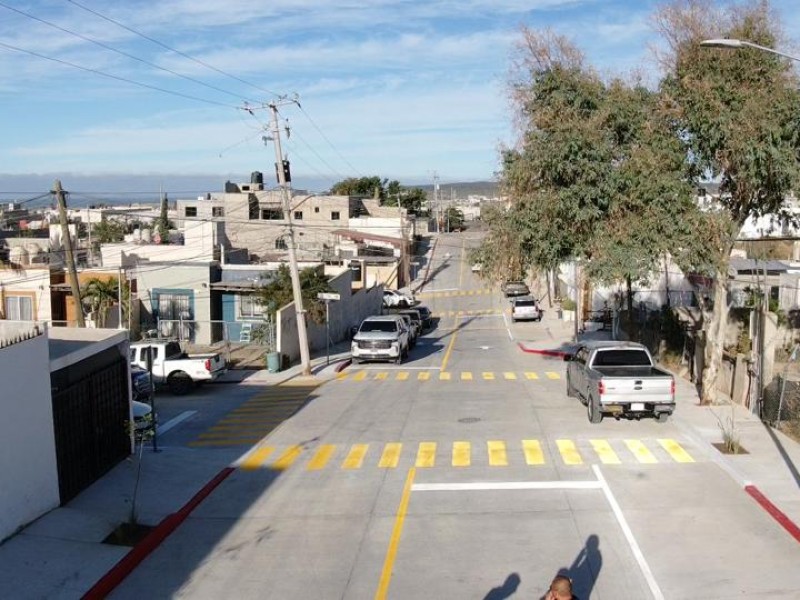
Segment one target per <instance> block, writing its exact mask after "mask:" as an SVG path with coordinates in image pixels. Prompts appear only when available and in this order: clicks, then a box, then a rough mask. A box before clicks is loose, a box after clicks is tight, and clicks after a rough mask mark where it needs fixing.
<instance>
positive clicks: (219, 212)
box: [211, 206, 225, 217]
mask: <svg viewBox="0 0 800 600" xmlns="http://www.w3.org/2000/svg"><path fill="white" fill-rule="evenodd" d="M211 216H212V217H224V216H225V207H223V206H212V207H211Z"/></svg>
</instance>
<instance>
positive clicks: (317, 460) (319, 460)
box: [306, 444, 336, 471]
mask: <svg viewBox="0 0 800 600" xmlns="http://www.w3.org/2000/svg"><path fill="white" fill-rule="evenodd" d="M335 450H336V446H334V445H333V444H323V445H322V446H320V447H319V450H317V452H316V453H315V454H314V457H313V458H312V459H311V460H310V461H309V463H308V466H307V467H306V470H308V471H319V470H320V469H324V468H325V467H326V465H327V464H328V461H329V460H330V459H331V456H333V453H334V451H335Z"/></svg>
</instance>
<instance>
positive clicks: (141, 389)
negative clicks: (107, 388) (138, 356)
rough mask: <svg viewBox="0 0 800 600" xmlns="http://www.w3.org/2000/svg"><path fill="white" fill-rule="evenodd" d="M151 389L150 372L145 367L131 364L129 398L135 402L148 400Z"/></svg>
mask: <svg viewBox="0 0 800 600" xmlns="http://www.w3.org/2000/svg"><path fill="white" fill-rule="evenodd" d="M151 389H152V385H151V384H150V373H149V372H148V371H147V370H146V369H143V368H141V367H138V366H136V365H131V400H133V401H135V402H136V401H138V402H143V401H146V400H148V399H149V398H150V392H151Z"/></svg>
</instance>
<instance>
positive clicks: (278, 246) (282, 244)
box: [275, 237, 289, 250]
mask: <svg viewBox="0 0 800 600" xmlns="http://www.w3.org/2000/svg"><path fill="white" fill-rule="evenodd" d="M288 248H289V247H288V246H287V245H286V240H285V239H283V238H282V237H280V238H278V239H277V240H275V250H288Z"/></svg>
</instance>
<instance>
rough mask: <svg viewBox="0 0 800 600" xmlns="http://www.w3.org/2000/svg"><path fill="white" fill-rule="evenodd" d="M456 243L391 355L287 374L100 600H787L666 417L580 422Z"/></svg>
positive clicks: (230, 419)
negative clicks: (202, 494)
mask: <svg viewBox="0 0 800 600" xmlns="http://www.w3.org/2000/svg"><path fill="white" fill-rule="evenodd" d="M465 246H466V243H465V242H464V238H462V237H459V236H457V235H452V236H445V237H443V238H442V240H440V244H439V247H438V248H437V251H436V255H435V256H434V261H433V263H432V266H431V272H432V273H434V274H435V275H434V278H433V279H432V280H431V281H430V282H429V283H428V284H427V285H426V286H425V287H424V288H423V290H422V292H421V293H420V298H421V300H422V301H423V302H425V303H426V304H427V305H428V306H430V307H431V309H432V310H433V312H434V314H437V315H439V322H438V326H437V327H436V328H435V329H434V330H433V331H432V332H430V333H428V334H427V335H426V336H425V337H424V338H422V339H421V340H420V342H419V344H418V345H417V347H416V348H415V349H414V350H413V351H412V353H411V356H410V358H409V360H408V361H406V362H405V363H403V364H402V365H399V366H396V365H387V364H377V363H376V364H367V365H359V366H357V367H355V366H353V367H350V368H347V369H345V370H344V371H343V372H342V373H341V374H339V375H338V376H336V377H334V378H332V379H331V380H330V381H328V382H327V383H325V384H323V385H322V386H321V387H318V388H314V387H313V386H311V385H309V384H307V383H306V384H304V382H303V381H302V379H300V380H293V383H294V386H295V387H294V388H292V387H291V386H289V387H287V388H286V389H285V391H286V393H288V394H289V396H287V397H288V398H289V400H290V402H294V403H295V404H294V405H293V408H296V407H297V406H299V404H298V403H301V402H302V401H301V400H300V398H301V397H302V396H307V395H308V394H313V397H312V398H311V400H310V401H309V402H308V403H307V404H306V405H305V406H304V407H303V408H302V410H300V411H299V412H298V413H297V414H296V415H295V416H294V417H293V418H291V419H290V420H289V421H287V422H285V423H284V424H283V425H282V426H280V427H278V428H277V429H276V430H275V431H273V432H272V433H271V434H270V435H269V436H268V437H267V438H266V439H264V440H263V441H260V442H258V443H256V444H255V446H254V447H253V448H252V450H250V451H249V452H248V453H246V454H244V455H243V457H242V458H241V459H239V460H238V461H237V462H236V466H237V469H236V471H235V472H234V473H233V474H232V475H231V476H230V477H229V478H228V479H226V480H225V481H224V482H223V483H222V484H221V485H220V487H219V488H218V489H217V490H216V491H215V492H214V493H213V494H212V495H211V496H210V497H209V498H208V499H207V500H206V501H205V502H204V503H203V504H202V505H201V506H200V507H199V508H198V509H197V510H195V512H194V513H193V514H192V516H191V517H190V518H189V519H188V521H187V522H186V523H185V524H184V525H183V526H182V527H181V528H180V529H179V530H178V531H176V532H175V533H174V534H173V535H172V536H171V537H170V538H169V539H168V540H167V541H166V543H165V544H164V545H163V546H162V547H161V548H159V549H158V550H157V551H156V552H155V553H154V554H153V555H152V556H151V557H150V558H148V559H147V560H146V561H145V562H144V563H143V564H142V565H141V566H140V567H139V568H138V569H137V570H136V571H135V572H134V573H133V574H132V575H131V576H130V577H128V579H127V580H126V581H125V582H124V583H123V584H122V586H121V587H120V588H118V590H117V591H116V592H115V594H114V597H118V598H128V597H130V598H133V597H141V596H142V595H143V594H144V595H146V596H154V597H192V598H212V597H220V596H222V595H232V596H236V597H241V598H247V597H253V598H256V597H258V598H276V599H278V598H280V599H287V598H298V599H299V598H373V597H374V598H383V597H390V598H484V597H486V596H487V595H489V594H490V593H494V594H495V595H494V596H491V595H490V596H489V597H495V598H500V597H510V596H511V592H513V590H514V588H516V589H517V591H516V595H515V597H528V598H533V597H539V595H541V594H542V593H543V592H544V590H545V589H546V586H547V584H548V582H549V581H550V579H551V578H552V577H553V576H554V575H555V574H556V573H558V572H559V571H560V570H566V571H568V572H569V574H570V576H571V577H572V578H573V579H574V580H575V585H576V592H577V594H578V595H579V596H580V597H581V598H614V599H618V598H631V599H639V598H648V597H656V598H660V597H664V598H692V597H704V598H711V597H713V598H732V597H752V596H754V595H759V594H761V593H763V592H766V591H768V590H769V591H770V593H771V594H772V595H775V596H776V597H786V598H789V597H796V594H797V590H800V572H798V571H797V569H796V568H795V567H796V565H797V564H798V561H800V547H798V545H797V543H796V542H794V541H793V540H792V539H791V538H789V536H786V535H785V534H784V532H782V530H780V528H779V527H778V526H777V525H776V524H775V523H774V522H773V521H772V520H771V519H770V518H769V517H768V516H767V515H766V514H765V513H764V512H763V511H762V510H761V509H760V508H759V507H758V506H757V505H755V504H754V503H753V502H752V501H751V500H750V499H749V498H747V497H746V496H745V495H744V494H743V493H742V492H741V490H740V489H739V488H738V487H737V485H736V483H735V482H734V481H732V480H731V478H730V477H729V476H728V475H727V474H726V473H725V472H723V471H722V470H721V469H720V468H719V467H718V466H717V465H716V464H715V463H714V462H712V461H710V460H709V458H708V449H707V448H701V447H698V445H697V444H696V442H695V441H693V439H692V438H691V437H689V436H686V435H684V432H683V429H682V428H681V427H680V424H679V422H670V423H667V424H658V423H655V422H654V421H652V420H643V421H640V422H637V421H614V420H613V419H606V420H605V421H604V422H603V423H601V424H600V425H591V424H589V422H588V420H587V418H586V415H585V409H584V407H583V406H582V405H581V404H580V403H579V402H577V401H575V400H571V399H568V398H567V397H566V395H565V393H564V381H563V373H564V366H563V363H561V362H559V361H558V360H554V359H548V358H547V357H543V356H536V355H531V354H525V353H523V352H521V351H520V349H519V348H518V346H517V344H516V341H517V340H520V339H524V340H532V339H533V340H535V339H540V340H546V339H547V336H548V320H545V321H544V322H542V323H518V324H514V325H511V324H510V323H509V320H508V319H507V315H506V306H507V302H506V301H505V300H504V299H503V298H502V296H501V295H500V293H499V292H497V291H494V290H493V291H491V292H487V285H486V283H485V282H482V281H480V280H479V278H478V277H477V275H476V274H474V273H472V272H471V271H470V269H469V264H468V262H467V261H466V259H465V251H464V250H462V248H464V247H465ZM443 250H445V252H447V253H449V256H445V255H443V254H441V252H442V251H443ZM293 389H294V392H295V394H294V396H292V395H291V392H292V390H293ZM274 393H275V392H273V394H274ZM292 398H294V399H293V400H292ZM273 410H275V409H274V408H270V400H269V398H268V397H261V398H260V397H259V396H258V395H256V396H253V397H252V398H251V399H249V400H246V401H244V402H243V403H241V404H240V405H239V407H238V408H237V409H235V410H232V411H231V412H230V414H229V415H227V416H222V415H220V420H219V422H218V423H216V424H210V425H209V427H208V429H207V430H206V431H204V432H200V431H196V432H193V434H194V435H195V438H194V441H192V442H190V443H191V444H195V445H200V446H205V447H208V446H210V445H213V443H214V442H215V441H217V440H222V442H220V443H224V440H225V435H224V432H230V431H231V429H230V428H228V429H225V428H222V429H220V424H223V425H224V424H225V423H227V424H228V425H229V426H230V424H231V423H233V429H234V430H236V427H240V428H241V427H242V426H241V424H238V425H237V420H240V419H244V420H249V421H250V422H251V424H252V422H253V421H254V420H255V422H259V419H261V418H266V419H267V420H268V419H269V415H270V414H271V411H273ZM264 411H266V412H264ZM265 415H266V416H265ZM248 427H249V426H248ZM241 431H243V432H247V431H250V430H248V429H243V430H241ZM215 436H219V437H215ZM243 439H246V438H243ZM246 441H251V440H246ZM745 549H746V550H745ZM517 586H518V587H517ZM493 590H494V591H493Z"/></svg>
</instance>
